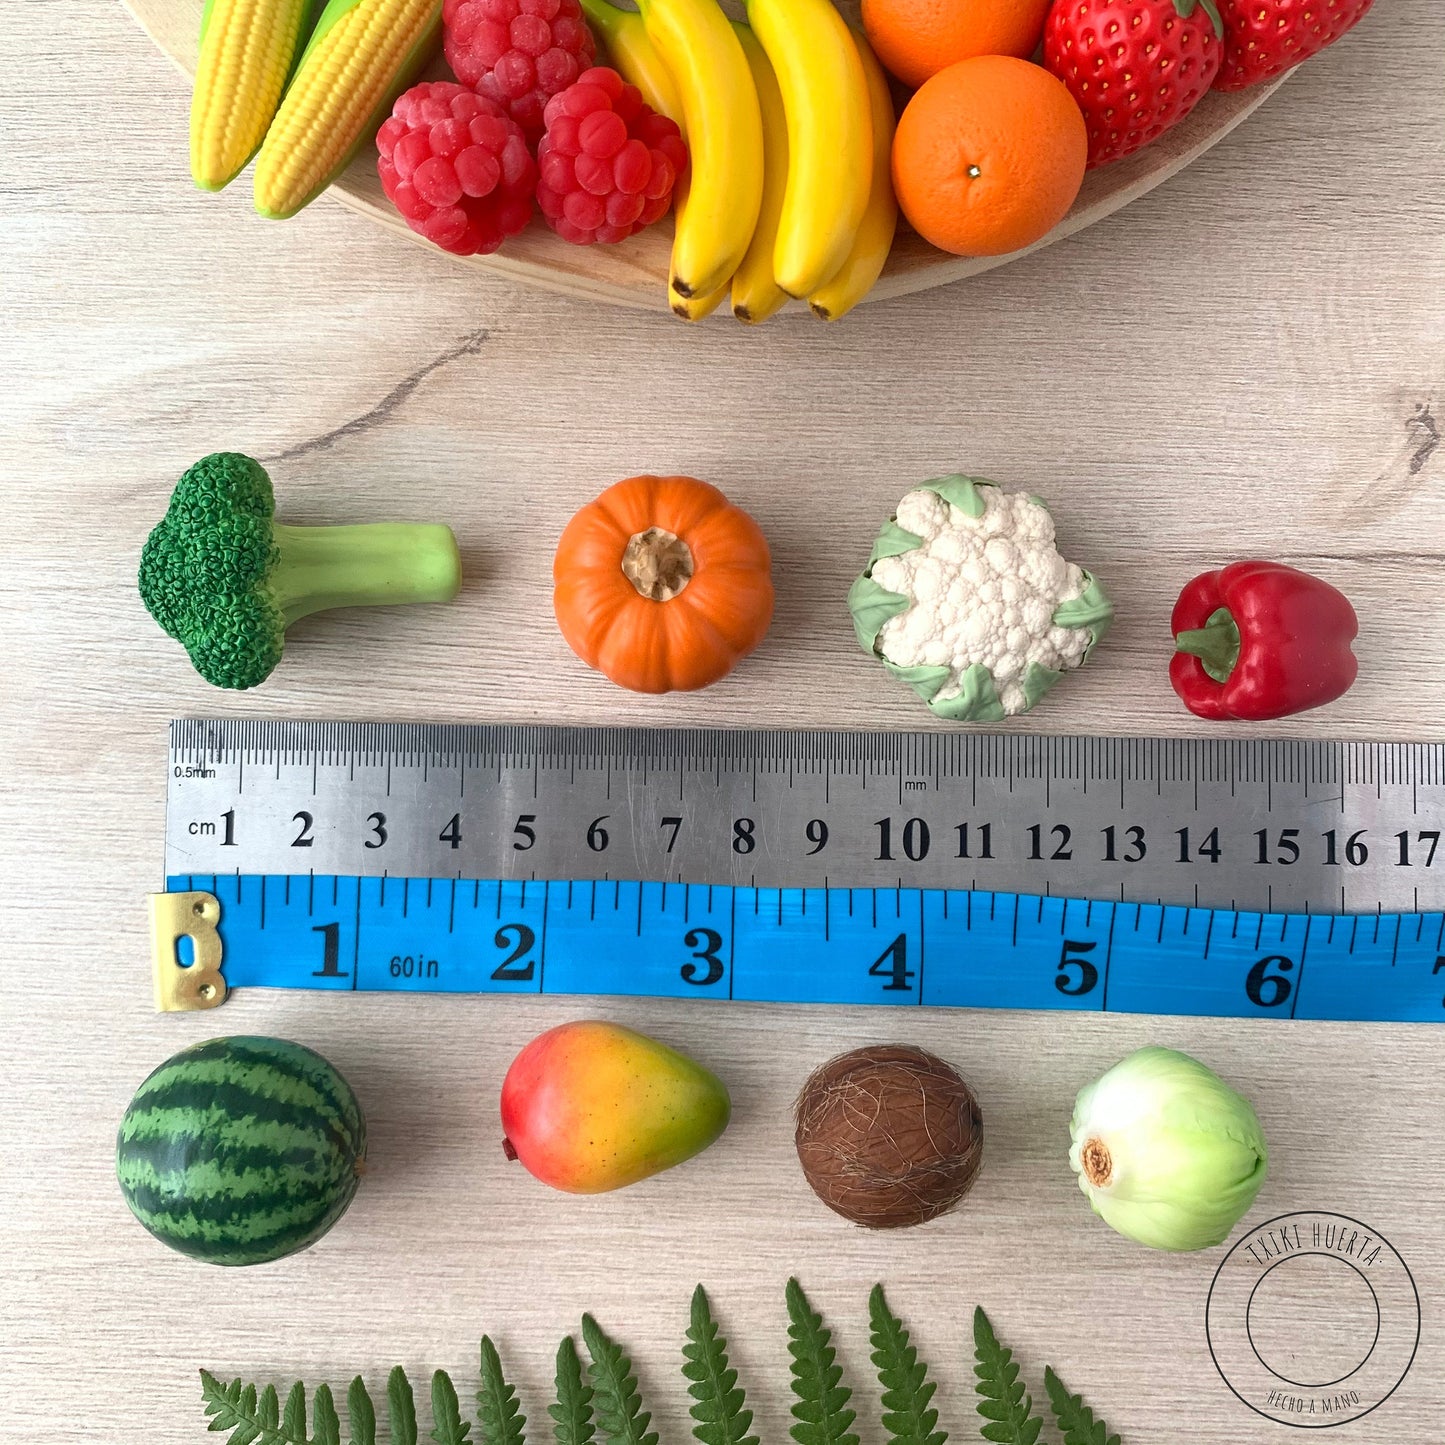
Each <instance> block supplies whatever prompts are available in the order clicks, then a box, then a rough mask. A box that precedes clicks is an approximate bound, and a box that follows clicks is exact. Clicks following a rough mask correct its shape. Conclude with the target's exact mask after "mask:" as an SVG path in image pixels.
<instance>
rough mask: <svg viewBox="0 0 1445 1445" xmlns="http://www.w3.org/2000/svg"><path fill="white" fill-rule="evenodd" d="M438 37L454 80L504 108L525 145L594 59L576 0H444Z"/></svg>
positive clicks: (593, 48) (593, 43) (539, 131)
mask: <svg viewBox="0 0 1445 1445" xmlns="http://www.w3.org/2000/svg"><path fill="white" fill-rule="evenodd" d="M442 33H443V36H444V37H445V38H444V40H443V42H442V48H443V50H444V51H445V53H446V58H447V64H448V65H450V66H451V68H452V72H453V74H455V76H456V78H457V79H458V80H460V81H461V82H462V84H463V85H470V86H472V87H473V88H474V89H475V90H476V91H478V92H479V93H480V94H482V95H485V96H487V97H488V99H490V100H495V101H496V102H497V103H498V104H499V105H501V106H503V107H504V108H505V109H506V111H507V114H508V115H510V116H511V117H512V119H513V120H514V121H516V122H517V124H518V125H520V126H521V127H522V129H523V131H525V132H526V136H527V141H528V143H529V144H535V143H536V141H537V139H538V137H539V136H540V135H541V134H542V125H543V121H542V108H543V107H544V106H545V105H546V104H547V102H548V101H549V100H551V98H552V97H553V96H554V95H556V94H557V93H558V92H559V91H563V90H566V88H567V87H568V86H569V85H571V84H572V82H573V81H574V80H576V79H577V77H578V76H579V75H581V73H582V72H583V71H584V70H586V69H587V67H588V66H590V65H591V64H592V62H593V60H594V59H595V58H596V56H597V42H596V41H595V40H594V39H593V37H592V32H591V31H590V30H589V29H588V28H587V22H586V21H585V20H584V19H583V18H582V7H581V5H579V4H578V3H577V0H445V3H444V4H443V6H442Z"/></svg>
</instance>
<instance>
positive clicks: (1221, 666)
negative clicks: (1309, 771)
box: [1169, 562, 1360, 722]
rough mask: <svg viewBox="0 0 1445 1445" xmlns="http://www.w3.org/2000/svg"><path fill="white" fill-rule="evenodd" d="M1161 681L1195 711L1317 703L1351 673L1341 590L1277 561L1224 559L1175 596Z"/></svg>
mask: <svg viewBox="0 0 1445 1445" xmlns="http://www.w3.org/2000/svg"><path fill="white" fill-rule="evenodd" d="M1170 625H1171V626H1172V628H1173V630H1174V645H1175V647H1176V648H1177V649H1178V651H1176V652H1175V654H1174V658H1173V660H1172V661H1171V662H1170V664H1169V681H1170V682H1171V683H1172V684H1173V686H1174V691H1175V692H1177V693H1178V694H1179V696H1180V697H1181V698H1182V699H1183V701H1184V706H1185V707H1187V708H1188V709H1189V711H1190V712H1192V713H1194V714H1195V715H1196V716H1198V717H1203V718H1209V719H1211V720H1212V721H1221V720H1224V719H1227V718H1237V719H1241V720H1244V721H1248V722H1261V721H1264V720H1265V719H1267V718H1275V717H1286V716H1288V715H1289V714H1290V713H1296V712H1304V711H1305V709H1306V708H1312V707H1321V706H1323V704H1325V703H1327V702H1333V701H1334V700H1335V699H1336V698H1337V697H1342V696H1343V695H1344V694H1345V693H1346V692H1348V691H1349V688H1350V684H1351V683H1352V682H1354V680H1355V674H1356V672H1357V671H1358V670H1359V662H1358V661H1357V660H1356V658H1355V654H1354V653H1353V652H1352V651H1351V650H1350V643H1351V641H1353V639H1354V637H1355V634H1356V633H1357V632H1358V631H1359V627H1360V624H1359V619H1358V618H1357V617H1356V616H1355V609H1354V608H1353V607H1351V606H1350V603H1349V599H1348V598H1346V597H1345V595H1344V594H1343V593H1342V592H1339V591H1337V590H1336V589H1335V588H1333V587H1331V586H1330V585H1329V583H1328V582H1321V581H1320V579H1319V578H1318V577H1311V576H1310V574H1309V573H1308V572H1301V571H1299V570H1298V569H1296V568H1294V567H1286V566H1284V565H1283V563H1280V562H1233V563H1231V564H1230V565H1229V566H1228V567H1225V568H1224V569H1223V570H1222V571H1219V572H1205V573H1204V574H1203V575H1202V576H1199V577H1196V578H1195V579H1194V580H1193V581H1192V582H1191V583H1189V585H1188V586H1187V587H1185V589H1184V591H1183V592H1181V593H1180V594H1179V601H1178V602H1176V603H1175V604H1174V615H1173V618H1172V619H1171V624H1170Z"/></svg>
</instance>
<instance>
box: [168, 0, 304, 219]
mask: <svg viewBox="0 0 1445 1445" xmlns="http://www.w3.org/2000/svg"><path fill="white" fill-rule="evenodd" d="M315 20H316V0H206V8H205V12H204V14H203V15H202V16H201V53H200V59H199V61H198V62H197V65H196V88H195V90H194V91H193V92H192V94H191V176H192V178H193V179H194V181H195V183H196V184H197V185H198V186H200V188H201V189H202V190H204V191H219V190H220V189H221V188H222V186H226V185H229V184H230V183H231V182H232V181H233V180H235V178H236V177H237V176H238V175H239V174H240V173H241V172H242V171H243V170H244V169H245V168H246V163H247V162H248V161H249V160H250V159H251V157H252V156H253V155H255V154H256V150H257V148H258V147H259V146H260V144H261V141H262V140H263V139H264V137H265V135H266V127H267V126H269V125H270V124H271V118H272V116H274V115H275V114H276V107H277V106H278V105H279V104H280V103H281V93H282V91H283V90H285V88H286V82H287V80H288V79H290V76H291V72H292V70H293V69H294V67H295V65H296V61H297V60H298V58H299V57H300V55H301V51H302V47H303V46H305V44H306V42H307V40H309V39H310V37H311V27H312V25H313V23H314V22H315Z"/></svg>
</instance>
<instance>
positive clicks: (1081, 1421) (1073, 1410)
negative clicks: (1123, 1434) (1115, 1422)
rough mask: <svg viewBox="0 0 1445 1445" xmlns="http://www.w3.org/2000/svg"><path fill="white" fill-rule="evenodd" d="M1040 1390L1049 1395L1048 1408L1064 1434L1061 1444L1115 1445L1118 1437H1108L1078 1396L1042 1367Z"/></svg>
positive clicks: (1104, 1426)
mask: <svg viewBox="0 0 1445 1445" xmlns="http://www.w3.org/2000/svg"><path fill="white" fill-rule="evenodd" d="M1044 1388H1045V1389H1046V1390H1047V1391H1048V1392H1049V1406H1050V1408H1051V1409H1052V1410H1053V1412H1054V1419H1055V1420H1057V1421H1058V1423H1059V1429H1060V1430H1061V1431H1062V1432H1063V1435H1064V1445H1119V1437H1118V1436H1117V1435H1111V1434H1109V1427H1108V1426H1107V1425H1106V1424H1105V1423H1104V1422H1103V1421H1102V1420H1098V1419H1095V1417H1094V1412H1093V1411H1092V1410H1091V1409H1090V1408H1089V1407H1088V1406H1087V1405H1086V1404H1085V1403H1084V1398H1083V1396H1082V1395H1071V1394H1070V1393H1069V1391H1068V1388H1067V1386H1066V1385H1065V1384H1064V1382H1063V1381H1062V1380H1061V1379H1059V1377H1058V1376H1057V1375H1056V1374H1055V1373H1054V1371H1053V1367H1052V1366H1051V1365H1045V1366H1044Z"/></svg>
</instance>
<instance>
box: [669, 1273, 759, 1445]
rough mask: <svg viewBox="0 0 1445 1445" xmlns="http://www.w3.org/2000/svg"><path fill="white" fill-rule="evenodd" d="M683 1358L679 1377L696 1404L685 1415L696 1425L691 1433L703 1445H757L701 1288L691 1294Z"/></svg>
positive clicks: (743, 1399) (750, 1414) (744, 1400)
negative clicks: (684, 1381)
mask: <svg viewBox="0 0 1445 1445" xmlns="http://www.w3.org/2000/svg"><path fill="white" fill-rule="evenodd" d="M682 1355H683V1366H682V1373H683V1375H684V1376H685V1377H686V1378H687V1379H688V1381H689V1382H690V1383H689V1384H688V1387H687V1393H688V1394H689V1395H691V1396H692V1398H693V1399H694V1400H695V1401H696V1402H697V1403H696V1404H695V1405H692V1406H691V1407H690V1408H689V1412H688V1413H689V1414H691V1416H692V1418H693V1419H694V1420H696V1421H697V1424H695V1425H694V1426H693V1427H692V1433H693V1434H694V1435H696V1436H697V1438H698V1439H699V1440H701V1441H702V1445H758V1438H757V1436H756V1435H749V1434H748V1426H749V1425H751V1424H752V1423H753V1412H752V1411H751V1410H749V1409H747V1397H746V1395H745V1394H744V1393H743V1391H742V1390H741V1389H739V1387H738V1372H737V1371H736V1370H734V1369H733V1368H732V1367H731V1366H730V1365H729V1364H728V1342H727V1341H726V1340H725V1339H724V1338H723V1337H722V1335H720V1334H719V1333H718V1327H717V1321H716V1320H714V1319H713V1317H712V1307H711V1306H710V1305H709V1304H708V1299H707V1291H706V1290H704V1289H703V1287H702V1286H701V1285H698V1287H697V1288H696V1289H695V1290H694V1291H693V1294H692V1322H691V1323H690V1324H689V1325H688V1327H687V1343H686V1344H685V1345H684V1346H683V1347H682Z"/></svg>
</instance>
